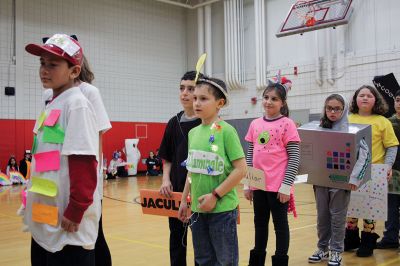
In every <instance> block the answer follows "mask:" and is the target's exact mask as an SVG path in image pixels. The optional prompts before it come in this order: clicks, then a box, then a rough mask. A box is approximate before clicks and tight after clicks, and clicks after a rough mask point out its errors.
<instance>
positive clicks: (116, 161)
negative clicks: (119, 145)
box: [107, 151, 128, 179]
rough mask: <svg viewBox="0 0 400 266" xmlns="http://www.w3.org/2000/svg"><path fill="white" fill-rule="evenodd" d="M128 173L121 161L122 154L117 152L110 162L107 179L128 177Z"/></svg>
mask: <svg viewBox="0 0 400 266" xmlns="http://www.w3.org/2000/svg"><path fill="white" fill-rule="evenodd" d="M127 175H128V174H127V172H126V170H125V163H124V161H123V160H122V159H121V153H120V152H118V151H115V152H114V153H113V158H112V160H111V161H110V164H109V165H108V169H107V179H115V178H116V177H117V176H118V177H125V176H127Z"/></svg>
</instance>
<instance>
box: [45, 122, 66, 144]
mask: <svg viewBox="0 0 400 266" xmlns="http://www.w3.org/2000/svg"><path fill="white" fill-rule="evenodd" d="M64 136H65V133H64V129H62V128H61V126H60V125H59V124H57V125H55V126H54V127H47V126H45V127H43V137H42V141H43V142H45V143H58V144H62V143H64Z"/></svg>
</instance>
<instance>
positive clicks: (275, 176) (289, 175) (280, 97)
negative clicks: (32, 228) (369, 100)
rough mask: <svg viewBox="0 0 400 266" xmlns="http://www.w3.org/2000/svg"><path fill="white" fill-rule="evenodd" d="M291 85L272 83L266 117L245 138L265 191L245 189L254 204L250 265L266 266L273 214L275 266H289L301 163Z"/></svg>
mask: <svg viewBox="0 0 400 266" xmlns="http://www.w3.org/2000/svg"><path fill="white" fill-rule="evenodd" d="M290 86H291V82H290V81H289V80H288V79H286V78H285V77H282V78H280V77H279V76H278V77H277V78H276V79H274V80H269V84H268V87H267V88H266V89H265V90H264V92H263V102H262V104H263V107H264V111H265V114H264V116H263V117H260V118H257V119H255V120H253V121H252V122H251V124H250V127H249V130H248V132H247V134H246V137H245V139H246V141H248V142H249V149H248V152H247V156H246V161H247V165H248V166H252V167H254V168H257V169H260V170H263V171H264V176H265V184H266V187H265V190H256V189H253V188H248V187H245V190H244V195H245V197H246V199H248V200H253V201H254V204H253V206H254V227H255V246H254V249H252V250H251V251H250V260H249V265H252V266H254V265H264V264H265V256H266V248H267V241H268V223H269V218H270V214H272V217H273V223H274V228H275V235H276V251H275V255H273V256H272V265H273V266H275V265H276V266H278V265H279V266H286V265H288V261H289V257H288V255H287V253H288V250H289V224H288V218H287V211H288V205H289V204H288V203H289V199H290V194H291V191H292V186H293V183H294V179H295V176H296V173H297V170H298V166H299V162H300V151H299V150H300V149H299V143H300V137H299V134H298V132H297V129H296V125H295V123H294V122H293V121H292V120H291V119H289V118H288V115H289V109H288V106H287V103H286V96H287V91H288V90H289V88H290Z"/></svg>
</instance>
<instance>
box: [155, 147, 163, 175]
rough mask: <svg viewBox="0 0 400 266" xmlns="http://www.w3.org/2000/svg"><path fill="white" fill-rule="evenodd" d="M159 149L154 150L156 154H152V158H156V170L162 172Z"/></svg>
mask: <svg viewBox="0 0 400 266" xmlns="http://www.w3.org/2000/svg"><path fill="white" fill-rule="evenodd" d="M158 152H159V149H157V150H156V154H155V155H154V159H156V162H157V163H156V166H157V170H158V172H159V173H161V172H162V167H163V162H162V159H161V157H160V155H158Z"/></svg>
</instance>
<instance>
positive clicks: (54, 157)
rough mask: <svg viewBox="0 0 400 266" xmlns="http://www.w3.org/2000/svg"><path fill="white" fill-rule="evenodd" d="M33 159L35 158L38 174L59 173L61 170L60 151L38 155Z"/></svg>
mask: <svg viewBox="0 0 400 266" xmlns="http://www.w3.org/2000/svg"><path fill="white" fill-rule="evenodd" d="M33 157H34V158H35V171H36V172H47V171H57V170H59V169H60V152H59V151H48V152H41V153H36V154H34V155H33Z"/></svg>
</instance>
